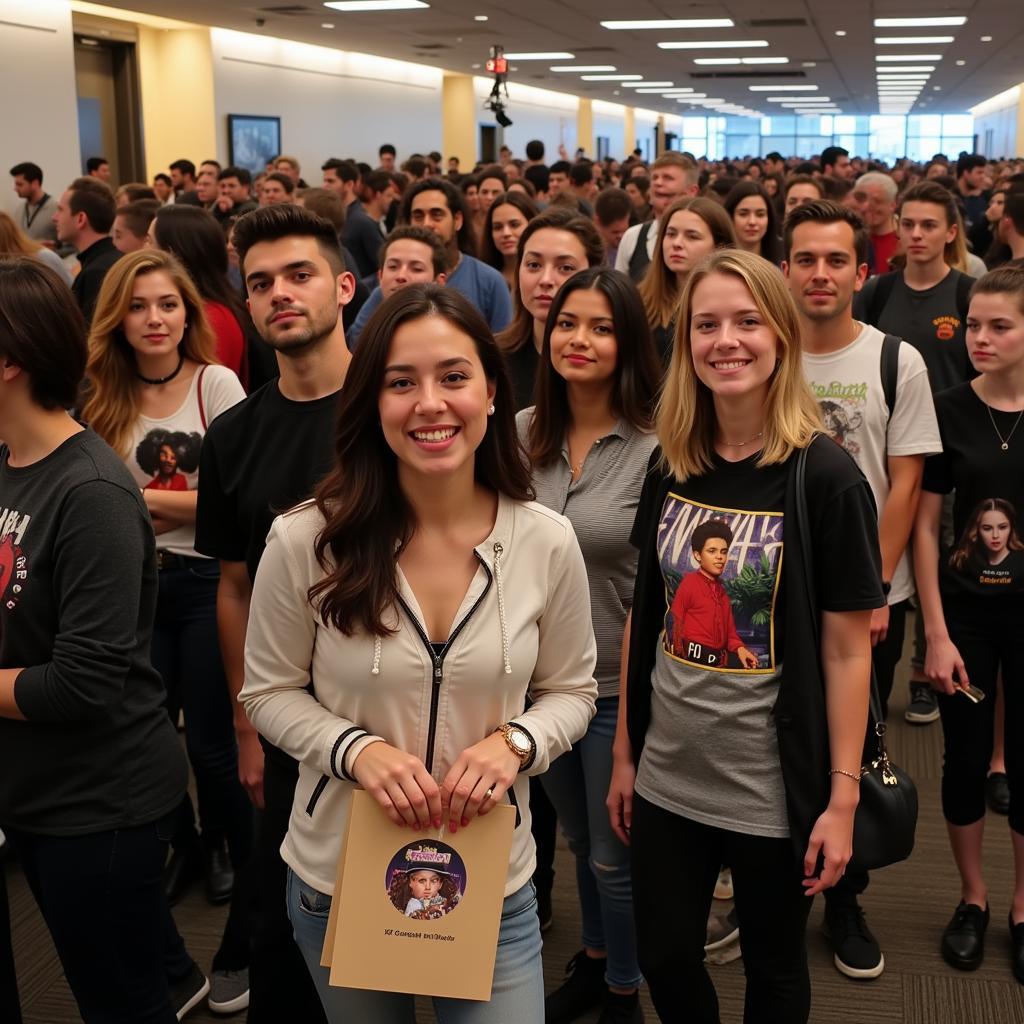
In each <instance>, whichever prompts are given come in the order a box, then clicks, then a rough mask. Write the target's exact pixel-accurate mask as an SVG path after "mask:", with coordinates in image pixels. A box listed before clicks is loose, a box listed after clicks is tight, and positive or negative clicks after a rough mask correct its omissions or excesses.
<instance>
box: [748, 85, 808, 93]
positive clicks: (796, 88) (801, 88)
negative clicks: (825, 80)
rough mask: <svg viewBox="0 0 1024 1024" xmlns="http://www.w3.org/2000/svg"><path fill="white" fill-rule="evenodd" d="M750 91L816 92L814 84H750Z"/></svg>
mask: <svg viewBox="0 0 1024 1024" xmlns="http://www.w3.org/2000/svg"><path fill="white" fill-rule="evenodd" d="M747 88H748V89H750V91H751V92H817V91H818V87H817V86H816V85H750V86H747Z"/></svg>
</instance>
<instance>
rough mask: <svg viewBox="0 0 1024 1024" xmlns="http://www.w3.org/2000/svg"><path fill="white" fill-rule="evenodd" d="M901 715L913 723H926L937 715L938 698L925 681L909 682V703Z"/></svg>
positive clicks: (933, 719) (932, 720)
mask: <svg viewBox="0 0 1024 1024" xmlns="http://www.w3.org/2000/svg"><path fill="white" fill-rule="evenodd" d="M903 717H904V718H905V719H906V720H907V721H908V722H911V723H913V724H914V725H927V724H928V723H929V722H934V721H935V720H936V719H937V718H938V717H939V698H938V697H936V696H935V691H934V690H933V689H932V688H931V687H930V686H929V685H928V684H927V683H911V684H910V703H909V704H908V705H907V710H906V711H905V712H904V713H903Z"/></svg>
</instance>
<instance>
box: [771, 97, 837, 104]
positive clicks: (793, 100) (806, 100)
mask: <svg viewBox="0 0 1024 1024" xmlns="http://www.w3.org/2000/svg"><path fill="white" fill-rule="evenodd" d="M763 98H764V99H766V100H767V101H768V102H769V103H831V102H832V100H831V98H830V97H829V96H765V97H763Z"/></svg>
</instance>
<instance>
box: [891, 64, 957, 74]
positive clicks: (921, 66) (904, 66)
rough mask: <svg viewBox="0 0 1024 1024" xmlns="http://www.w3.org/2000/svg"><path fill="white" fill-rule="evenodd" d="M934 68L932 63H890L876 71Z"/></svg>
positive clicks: (928, 69) (931, 69) (925, 69)
mask: <svg viewBox="0 0 1024 1024" xmlns="http://www.w3.org/2000/svg"><path fill="white" fill-rule="evenodd" d="M957 63H958V64H962V63H963V61H957ZM934 70H935V65H934V64H895V65H891V66H886V67H884V68H879V69H878V73H879V74H881V73H882V72H883V71H884V72H890V71H893V72H901V71H929V72H930V71H934Z"/></svg>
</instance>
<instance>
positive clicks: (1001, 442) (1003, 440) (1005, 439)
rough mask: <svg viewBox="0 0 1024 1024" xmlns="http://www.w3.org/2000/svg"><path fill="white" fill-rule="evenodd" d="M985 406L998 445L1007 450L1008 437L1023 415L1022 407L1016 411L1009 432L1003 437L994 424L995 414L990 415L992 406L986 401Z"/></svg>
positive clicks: (1008, 447) (1008, 445) (1011, 435)
mask: <svg viewBox="0 0 1024 1024" xmlns="http://www.w3.org/2000/svg"><path fill="white" fill-rule="evenodd" d="M985 408H986V410H988V418H989V422H990V423H991V424H992V429H993V430H994V431H995V432H996V437H998V438H999V447H1000V448H1002V450H1003V451H1004V452H1005V451H1009V449H1010V438H1011V437H1013V432H1014V431H1015V430H1016V429H1017V428H1018V427H1019V426H1020V421H1021V417H1022V416H1024V409H1021V411H1020V412H1019V413H1017V418H1016V419H1015V420H1014V421H1013V426H1012V427H1011V428H1010V432H1009V433H1008V434H1007V435H1006V437H1003V435H1002V434H1001V433H1000V431H999V428H998V427H997V426H996V418H995V416H993V415H992V407H991V406H990V405H989V404H988V402H986V403H985Z"/></svg>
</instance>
